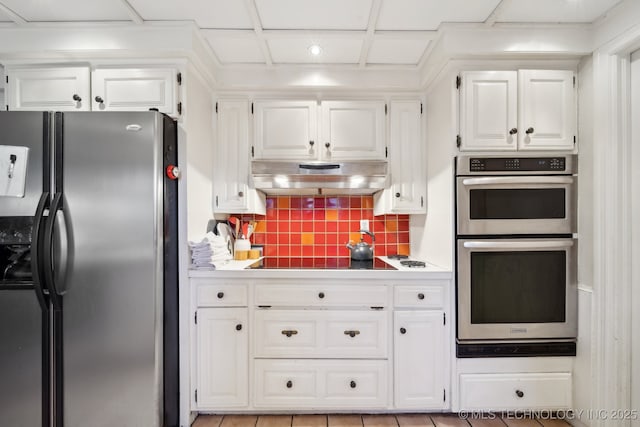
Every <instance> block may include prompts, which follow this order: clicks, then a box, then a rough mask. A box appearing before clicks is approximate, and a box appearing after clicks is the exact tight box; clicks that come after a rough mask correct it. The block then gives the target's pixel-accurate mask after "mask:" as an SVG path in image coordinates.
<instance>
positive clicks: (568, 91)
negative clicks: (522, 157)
mask: <svg viewBox="0 0 640 427" xmlns="http://www.w3.org/2000/svg"><path fill="white" fill-rule="evenodd" d="M576 112H577V111H576V90H575V87H574V73H573V71H567V70H520V71H468V72H463V73H462V76H461V87H460V135H459V136H460V141H459V142H460V150H461V151H487V150H495V151H502V150H508V151H515V150H572V149H573V148H574V139H575V136H576V129H577V125H576Z"/></svg>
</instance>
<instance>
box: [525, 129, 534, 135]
mask: <svg viewBox="0 0 640 427" xmlns="http://www.w3.org/2000/svg"><path fill="white" fill-rule="evenodd" d="M533 132H534V131H533V128H529V129H527V130H525V131H524V133H526V134H527V135H530V134H532V133H533Z"/></svg>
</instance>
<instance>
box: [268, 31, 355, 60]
mask: <svg viewBox="0 0 640 427" xmlns="http://www.w3.org/2000/svg"><path fill="white" fill-rule="evenodd" d="M362 42H363V40H362V38H356V37H343V38H341V37H331V38H324V39H323V38H313V37H306V36H299V37H295V36H291V37H277V38H272V39H269V40H267V44H268V45H269V50H270V51H271V58H272V59H273V63H274V64H276V63H282V64H334V63H335V64H357V63H358V61H359V60H360V52H361V50H362ZM314 44H317V45H318V46H320V48H321V49H322V52H321V53H320V55H318V56H313V55H311V53H309V47H311V46H312V45H314Z"/></svg>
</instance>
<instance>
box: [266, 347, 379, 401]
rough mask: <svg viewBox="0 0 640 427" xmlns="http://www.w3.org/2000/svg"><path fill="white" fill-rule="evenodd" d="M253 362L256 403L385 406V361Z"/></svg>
mask: <svg viewBox="0 0 640 427" xmlns="http://www.w3.org/2000/svg"><path fill="white" fill-rule="evenodd" d="M254 366H255V385H256V387H255V406H256V407H269V408H287V409H290V408H291V407H294V408H325V409H327V408H335V409H341V408H348V409H359V408H384V407H386V406H387V362H386V361H378V360H268V359H258V360H256V361H255V363H254Z"/></svg>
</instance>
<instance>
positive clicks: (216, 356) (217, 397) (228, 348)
mask: <svg viewBox="0 0 640 427" xmlns="http://www.w3.org/2000/svg"><path fill="white" fill-rule="evenodd" d="M197 316H198V317H197V319H198V320H197V322H198V323H197V346H198V349H197V355H196V357H197V362H196V369H197V373H196V376H197V379H196V392H197V398H196V399H197V400H196V405H197V407H198V409H213V408H219V407H225V408H226V407H237V406H246V405H247V404H248V396H249V393H248V384H249V383H248V381H249V376H248V371H249V348H248V343H249V341H248V333H247V309H246V308H201V309H199V310H198V314H197Z"/></svg>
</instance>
